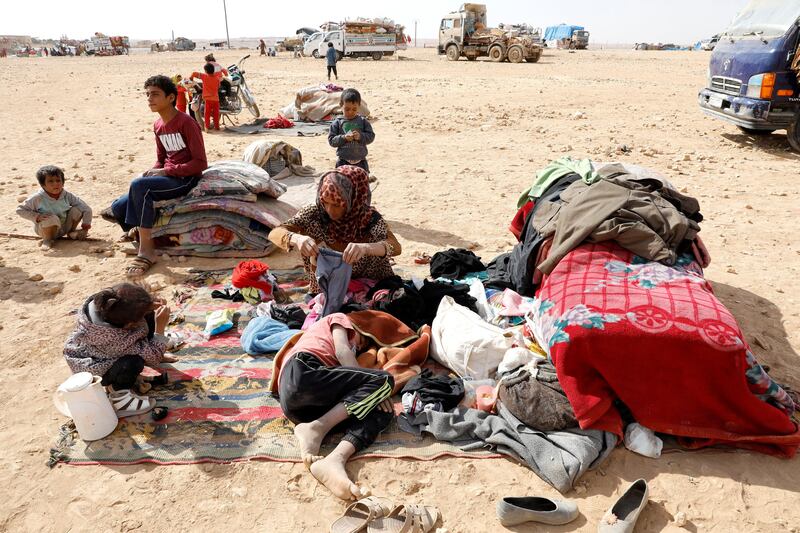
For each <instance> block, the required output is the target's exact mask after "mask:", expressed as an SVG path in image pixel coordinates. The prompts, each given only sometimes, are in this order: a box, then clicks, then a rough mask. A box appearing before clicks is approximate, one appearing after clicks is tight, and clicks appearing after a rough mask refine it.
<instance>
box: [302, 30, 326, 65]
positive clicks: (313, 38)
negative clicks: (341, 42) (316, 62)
mask: <svg viewBox="0 0 800 533" xmlns="http://www.w3.org/2000/svg"><path fill="white" fill-rule="evenodd" d="M324 38H325V34H324V33H323V32H321V31H317V32H314V33H312V34H311V35H309V36H308V39H306V42H305V44H303V55H304V56H311V57H314V58H315V59H318V58H319V57H321V56H320V55H319V43H321V42H322V39H324Z"/></svg>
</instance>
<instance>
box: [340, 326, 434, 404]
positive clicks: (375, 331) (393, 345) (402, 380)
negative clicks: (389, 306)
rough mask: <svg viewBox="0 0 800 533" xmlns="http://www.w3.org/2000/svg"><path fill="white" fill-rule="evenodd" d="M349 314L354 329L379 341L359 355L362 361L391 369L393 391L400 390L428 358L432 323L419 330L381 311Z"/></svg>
mask: <svg viewBox="0 0 800 533" xmlns="http://www.w3.org/2000/svg"><path fill="white" fill-rule="evenodd" d="M347 316H348V318H349V319H350V322H351V323H352V325H353V329H355V330H356V331H358V332H359V333H360V334H361V335H363V336H365V337H367V338H369V339H370V340H371V341H372V342H373V343H374V345H375V346H374V347H373V348H370V349H368V350H367V351H365V352H364V353H362V354H360V355H359V356H358V364H359V365H361V366H363V367H365V368H377V369H380V370H386V371H387V372H389V373H390V374H391V375H392V376H393V377H394V390H393V392H392V394H397V393H398V392H399V391H400V389H402V388H403V385H405V384H406V383H407V382H408V380H410V379H411V378H413V377H414V376H416V375H418V374H419V373H420V371H421V370H422V368H421V367H422V365H423V364H424V363H425V360H426V359H427V358H428V349H429V346H430V340H431V330H430V326H427V325H426V326H423V327H421V328H420V330H419V331H418V332H417V333H415V332H414V331H413V330H411V329H409V328H408V327H407V326H406V325H405V324H403V323H402V322H400V321H399V320H398V319H396V318H395V317H393V316H392V315H390V314H388V313H383V312H381V311H357V312H354V313H350V314H349V315H347Z"/></svg>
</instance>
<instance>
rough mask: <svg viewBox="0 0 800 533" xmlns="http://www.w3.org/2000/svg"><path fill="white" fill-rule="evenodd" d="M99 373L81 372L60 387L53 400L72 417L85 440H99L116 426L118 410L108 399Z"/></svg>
mask: <svg viewBox="0 0 800 533" xmlns="http://www.w3.org/2000/svg"><path fill="white" fill-rule="evenodd" d="M101 381H102V379H101V378H100V376H93V375H92V374H91V373H90V372H78V373H77V374H73V375H72V376H70V377H69V379H67V380H66V381H65V382H64V383H62V384H61V385H59V386H58V389H56V392H55V394H54V395H53V402H54V403H55V404H56V408H57V409H58V410H59V411H61V414H63V415H65V416H68V417H70V418H72V420H73V421H74V422H75V427H76V428H77V430H78V436H80V438H81V439H83V440H87V441H88V440H97V439H102V438H103V437H105V436H106V435H109V434H110V433H111V432H112V431H114V429H116V427H117V413H116V412H115V411H114V407H112V405H111V402H110V401H108V396H107V395H106V389H105V387H103V385H102V383H101Z"/></svg>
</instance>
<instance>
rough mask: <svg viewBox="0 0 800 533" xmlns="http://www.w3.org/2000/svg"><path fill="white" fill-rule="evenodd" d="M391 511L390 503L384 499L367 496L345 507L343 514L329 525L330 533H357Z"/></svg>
mask: <svg viewBox="0 0 800 533" xmlns="http://www.w3.org/2000/svg"><path fill="white" fill-rule="evenodd" d="M391 510H392V503H391V502H390V501H389V500H387V499H386V498H378V497H376V496H368V497H366V498H362V499H360V500H358V501H357V502H355V503H352V504H350V505H348V506H347V509H346V510H345V512H344V514H343V515H342V516H341V517H339V518H337V519H336V521H335V522H334V523H333V524H331V529H330V531H331V533H358V532H360V531H364V530H365V529H366V528H367V524H369V523H370V522H371V521H373V520H375V519H377V518H382V517H384V516H386V515H387V514H389V511H391Z"/></svg>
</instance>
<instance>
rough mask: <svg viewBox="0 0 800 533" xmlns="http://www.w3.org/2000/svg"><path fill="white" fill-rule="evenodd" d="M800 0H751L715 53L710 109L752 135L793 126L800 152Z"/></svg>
mask: <svg viewBox="0 0 800 533" xmlns="http://www.w3.org/2000/svg"><path fill="white" fill-rule="evenodd" d="M798 77H800V0H751V1H750V2H749V3H748V4H747V5H746V6H745V7H744V9H742V11H741V12H740V13H739V14H738V15H737V17H736V18H735V19H734V20H733V22H732V23H731V25H730V27H729V28H728V29H727V30H726V31H725V33H723V34H722V35H721V36H720V39H719V42H717V44H716V46H715V47H714V51H713V52H712V53H711V60H710V63H709V67H708V81H707V84H706V87H705V88H704V89H702V90H701V91H700V93H699V94H698V95H697V98H698V103H699V105H700V109H701V110H702V111H703V112H704V113H705V114H707V115H709V116H711V117H713V118H717V119H720V120H723V121H725V122H728V123H729V124H734V125H735V126H738V127H739V129H740V130H742V131H743V132H745V133H747V134H750V135H757V134H760V135H769V134H770V133H772V132H774V131H776V130H783V129H785V130H786V131H787V135H788V138H789V144H790V145H791V146H792V148H793V149H794V150H795V151H798V152H800V83H799V82H798Z"/></svg>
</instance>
